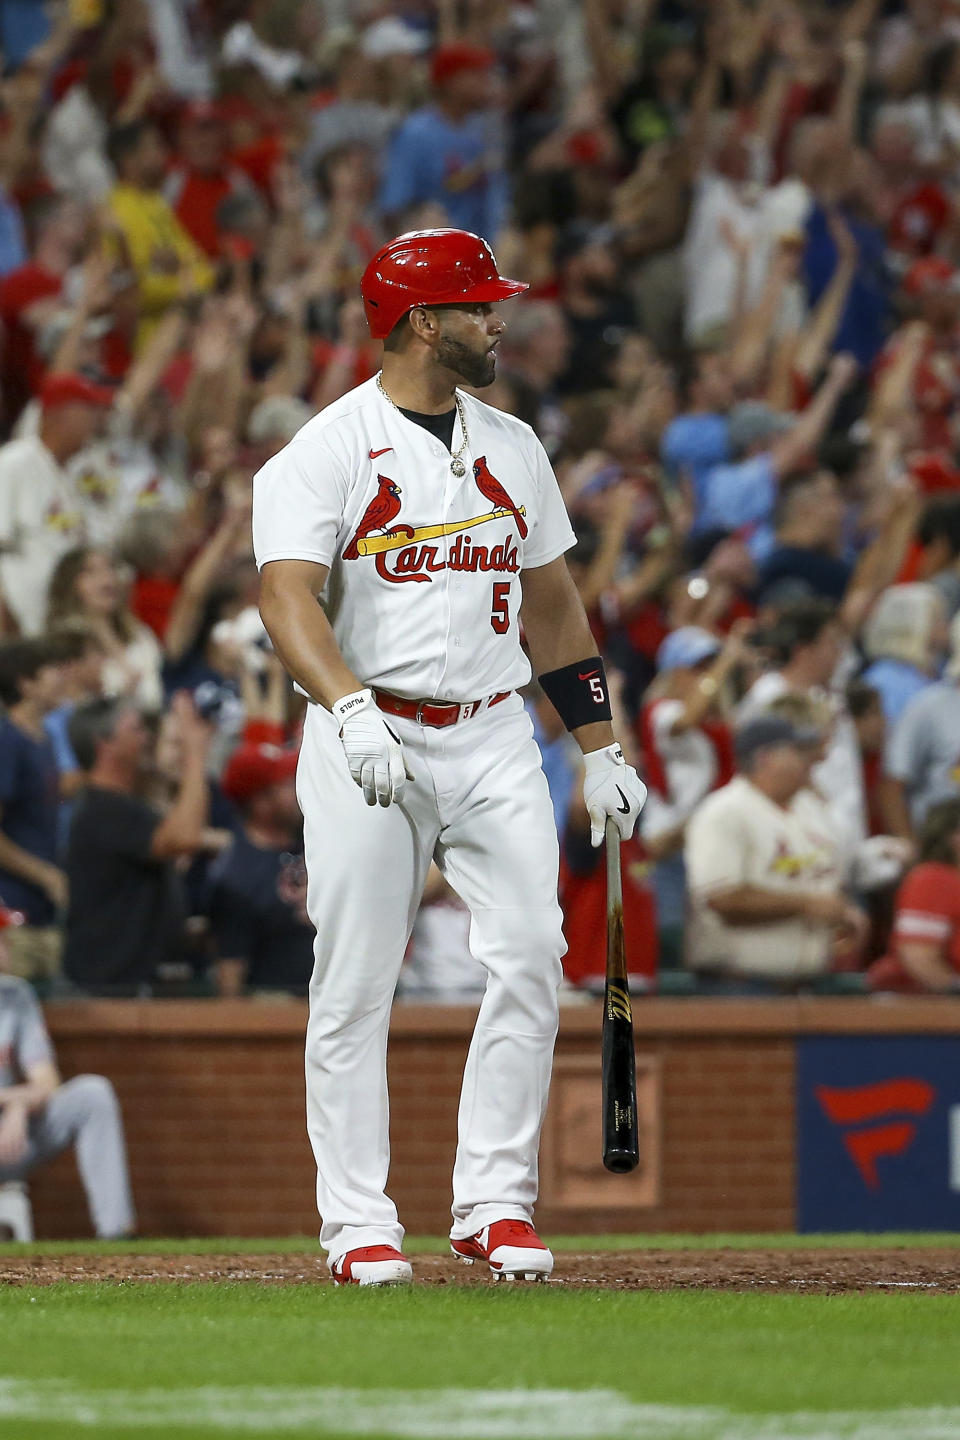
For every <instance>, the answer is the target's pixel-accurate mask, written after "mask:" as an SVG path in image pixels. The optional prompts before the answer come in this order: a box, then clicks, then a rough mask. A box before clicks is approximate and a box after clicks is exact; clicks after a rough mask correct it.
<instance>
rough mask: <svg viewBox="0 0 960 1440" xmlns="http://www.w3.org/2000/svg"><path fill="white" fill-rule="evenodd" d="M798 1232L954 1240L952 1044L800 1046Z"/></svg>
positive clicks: (956, 1050)
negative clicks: (933, 1234) (925, 1233)
mask: <svg viewBox="0 0 960 1440" xmlns="http://www.w3.org/2000/svg"><path fill="white" fill-rule="evenodd" d="M797 1226H798V1229H800V1230H801V1231H807V1232H809V1231H817V1230H960V1037H958V1038H956V1039H955V1038H953V1037H952V1036H939V1035H938V1036H931V1037H927V1036H902V1037H901V1036H894V1037H887V1036H859V1035H857V1036H846V1037H840V1038H836V1037H830V1038H826V1037H824V1038H821V1037H811V1038H808V1039H807V1038H805V1039H801V1040H798V1042H797Z"/></svg>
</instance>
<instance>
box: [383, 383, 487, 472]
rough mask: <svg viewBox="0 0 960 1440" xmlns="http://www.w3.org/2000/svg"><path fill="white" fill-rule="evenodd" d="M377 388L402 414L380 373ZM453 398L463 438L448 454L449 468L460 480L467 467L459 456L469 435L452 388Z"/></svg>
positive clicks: (456, 395)
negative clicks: (391, 397)
mask: <svg viewBox="0 0 960 1440" xmlns="http://www.w3.org/2000/svg"><path fill="white" fill-rule="evenodd" d="M377 389H378V390H379V391H380V394H381V395H382V396H383V398H384V400H386V402H387V404H388V405H392V406H393V408H394V410H397V411H399V412H400V414H401V415H402V414H403V411H402V410H400V406H399V405H398V404H397V402H396V401H395V400H391V399H390V396H389V395H388V394H387V392H386V390H385V389H384V388H383V379H382V378H381V376H380V375H378V376H377ZM453 398H454V401H455V403H456V406H457V415H458V416H459V418H460V434H461V435H462V436H463V439H462V440H461V441H460V444H459V445H458V446H457V448H456V450H454V451H453V453H452V455H451V456H450V469H451V470H452V471H453V473H454V475H456V477H457V479H458V480H461V479H462V478H463V476H464V475H466V473H467V467H466V465H465V464H464V462H463V460H462V459H461V458H460V457H461V456H462V455H463V452H464V451H465V450H466V449H467V447H468V446H469V444H470V436H469V435H468V433H467V417H466V415H465V414H464V413H463V404H462V402H461V400H460V396H459V394H458V392H457V391H456V390H454V392H453ZM447 413H448V414H449V411H448V412H447ZM404 418H406V417H405V416H404Z"/></svg>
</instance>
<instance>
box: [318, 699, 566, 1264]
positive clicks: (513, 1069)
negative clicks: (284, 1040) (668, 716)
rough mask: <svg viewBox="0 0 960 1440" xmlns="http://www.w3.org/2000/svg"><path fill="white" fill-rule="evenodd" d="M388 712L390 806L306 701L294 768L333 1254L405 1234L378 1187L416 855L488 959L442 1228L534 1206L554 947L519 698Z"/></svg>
mask: <svg viewBox="0 0 960 1440" xmlns="http://www.w3.org/2000/svg"><path fill="white" fill-rule="evenodd" d="M389 723H390V724H391V725H392V726H393V727H394V728H395V730H396V732H397V733H398V734H399V735H400V738H401V740H402V741H403V746H404V752H405V755H406V759H407V766H408V768H409V769H410V770H411V771H412V773H413V776H414V779H413V781H412V782H410V781H408V783H407V789H406V792H405V795H404V798H403V800H402V802H401V803H400V804H399V805H391V806H390V807H389V808H387V809H383V808H381V807H380V806H373V807H371V806H368V805H367V804H366V802H365V801H364V799H363V796H362V794H361V792H360V790H359V787H358V786H357V785H356V784H355V783H354V781H353V780H352V779H351V777H350V772H349V770H348V769H347V764H346V759H345V757H344V754H343V749H342V746H341V744H340V739H339V735H338V731H337V724H336V721H335V720H334V719H333V716H332V715H330V713H329V712H328V711H326V710H324V709H322V708H321V707H320V706H319V705H311V706H310V707H309V710H308V714H307V720H306V726H305V731H304V737H303V748H302V751H301V755H300V764H299V768H298V771H297V791H298V795H299V798H300V805H301V808H302V810H303V813H304V823H305V848H306V863H307V875H308V885H307V909H308V911H309V913H310V919H311V920H312V921H313V923H314V925H315V926H316V928H317V940H316V947H315V956H316V963H315V965H314V972H313V979H312V980H311V984H310V1018H309V1022H308V1025H307V1041H306V1075H307V1128H308V1131H309V1134H310V1141H311V1144H312V1145H313V1151H314V1155H315V1157H316V1161H317V1171H318V1178H317V1204H318V1208H319V1211H320V1215H321V1217H322V1226H321V1230H320V1242H321V1244H322V1245H323V1247H324V1248H325V1249H326V1250H327V1252H328V1256H329V1261H330V1263H331V1264H333V1262H334V1261H336V1260H337V1259H339V1257H340V1256H341V1255H344V1254H346V1252H347V1251H348V1250H353V1249H355V1248H357V1247H359V1246H365V1245H394V1246H396V1247H397V1248H399V1246H400V1244H401V1241H402V1239H403V1226H402V1225H401V1224H400V1223H399V1221H398V1218H397V1210H396V1206H395V1205H394V1204H393V1202H392V1201H391V1200H390V1199H389V1198H388V1197H387V1195H386V1193H385V1186H386V1182H387V1171H388V1168H389V1162H390V1145H389V1104H388V1096H387V1077H386V1053H387V1030H388V1026H389V1023H390V1008H391V1004H392V1002H393V994H394V990H395V987H396V983H397V979H398V977H399V974H400V967H401V965H402V962H403V954H404V950H405V948H406V944H407V939H408V937H409V934H410V930H411V927H412V925H413V921H414V917H415V915H416V912H417V907H418V905H419V902H420V896H421V893H422V890H423V883H424V878H425V876H426V873H427V869H428V866H429V863H430V860H431V859H435V860H436V862H437V864H438V866H439V867H440V869H441V870H442V872H443V874H444V876H445V877H446V879H447V880H448V881H449V883H450V884H451V886H452V887H453V889H454V890H456V892H457V893H458V894H459V895H460V896H461V898H462V899H463V901H464V902H465V904H466V905H467V906H468V908H469V910H470V913H471V925H470V948H471V951H472V952H473V955H474V957H475V958H476V959H477V960H478V961H480V962H481V963H482V964H483V965H484V966H485V967H486V970H487V974H488V978H487V986H486V990H485V993H484V997H483V1001H482V1003H481V1006H480V1013H479V1016H478V1018H477V1023H476V1028H475V1030H474V1035H473V1040H472V1042H471V1045H470V1051H469V1055H468V1057H467V1063H466V1068H465V1070H464V1076H463V1088H462V1092H461V1097H460V1112H459V1122H458V1124H459V1143H458V1147H457V1156H456V1163H455V1165H454V1170H453V1228H452V1231H451V1234H452V1236H453V1237H454V1238H462V1237H465V1236H467V1235H472V1234H474V1233H475V1232H476V1231H477V1230H480V1229H481V1228H482V1227H483V1226H484V1225H487V1224H489V1223H490V1222H491V1221H492V1220H495V1219H501V1218H510V1219H521V1220H524V1219H529V1218H531V1216H532V1213H533V1204H534V1201H535V1199H536V1195H537V1151H538V1148H539V1142H540V1128H541V1125H542V1123H543V1117H544V1112H545V1109H546V1103H547V1092H548V1089H549V1084H550V1071H551V1066H552V1059H553V1046H554V1041H555V1039H556V1032H557V989H558V986H559V983H560V977H561V968H560V957H561V956H562V955H563V953H564V951H565V949H566V944H565V941H564V938H563V933H562V930H561V919H562V917H561V912H560V907H559V905H558V903H557V868H558V859H559V857H558V843H557V833H556V827H555V823H554V818H553V809H552V806H551V804H550V796H549V792H548V790H547V782H546V779H545V777H544V774H543V770H542V768H541V764H540V752H539V750H538V749H537V746H536V743H535V741H534V739H533V728H532V726H531V724H530V721H529V719H528V717H527V715H526V712H525V710H524V708H523V702H522V700H521V699H520V697H519V696H518V695H511V696H510V697H509V699H507V700H504V701H501V703H500V704H499V705H496V706H494V707H493V708H492V709H490V710H484V711H481V712H479V713H478V714H475V715H474V716H472V717H471V718H470V719H468V720H461V721H460V722H458V723H457V724H456V725H451V726H448V727H447V728H445V729H442V730H438V729H431V728H429V727H427V726H423V727H421V726H419V725H418V724H417V723H416V722H415V721H411V720H401V719H397V718H395V717H393V716H391V717H390V719H389Z"/></svg>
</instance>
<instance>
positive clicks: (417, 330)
mask: <svg viewBox="0 0 960 1440" xmlns="http://www.w3.org/2000/svg"><path fill="white" fill-rule="evenodd" d="M408 319H409V322H410V328H411V329H412V330H413V332H414V334H415V335H417V336H418V337H419V338H420V339H421V340H426V341H427V342H428V343H429V342H430V341H431V340H436V338H437V336H438V335H439V334H440V321H439V319H438V317H437V315H436V314H435V313H434V311H433V310H428V309H427V308H426V306H424V305H417V306H415V307H414V309H413V310H411V311H410V314H409V317H408Z"/></svg>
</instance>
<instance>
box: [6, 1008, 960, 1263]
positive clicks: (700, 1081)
mask: <svg viewBox="0 0 960 1440" xmlns="http://www.w3.org/2000/svg"><path fill="white" fill-rule="evenodd" d="M946 1003H947V1006H948V1007H949V1011H950V1012H951V1013H950V1014H949V1015H947V1014H946V1012H945V1009H944V1002H943V1001H942V1000H940V999H939V998H938V999H935V1000H934V1001H933V1002H932V1003H931V1002H929V1001H924V1000H922V999H910V1000H904V1001H903V1002H887V1003H886V1004H884V1005H882V1006H877V1005H876V1004H875V1003H874V1002H871V1001H860V1000H846V999H844V1000H816V1001H815V1000H808V1001H791V1000H782V1001H779V1000H778V1001H770V1002H767V1001H751V1002H743V1003H741V1002H735V1001H703V1002H700V1001H670V1000H655V1001H649V1002H645V1003H644V1004H643V1005H641V1006H639V1007H638V1009H637V1016H636V1019H637V1045H638V1053H639V1056H640V1070H641V1074H642V1075H643V1076H644V1080H643V1096H644V1097H645V1098H644V1100H643V1107H645V1109H644V1108H643V1107H642V1108H641V1114H642V1116H643V1117H644V1118H643V1128H644V1146H643V1149H644V1156H645V1164H644V1167H643V1169H642V1171H641V1172H638V1174H637V1175H636V1176H631V1177H619V1176H609V1175H607V1174H606V1172H605V1171H604V1170H603V1169H602V1166H601V1165H600V1161H599V1108H600V1093H599V1092H600V1086H599V1026H600V1017H599V1007H598V1006H597V1007H594V1006H590V1007H582V1008H581V1007H576V1008H572V1009H569V1010H567V1011H565V1012H564V1015H563V1020H562V1025H561V1034H560V1040H559V1042H558V1049H557V1083H556V1085H555V1104H554V1106H553V1107H552V1110H551V1115H550V1116H549V1117H548V1121H547V1127H546V1131H545V1145H544V1173H543V1187H542V1196H541V1204H540V1209H539V1211H538V1215H539V1218H540V1220H541V1222H542V1223H543V1225H544V1228H547V1229H553V1230H563V1231H567V1232H583V1233H590V1232H594V1233H596V1232H598V1231H604V1230H607V1231H609V1230H614V1231H615V1230H624V1231H627V1230H640V1231H655V1230H686V1231H711V1230H789V1229H792V1228H793V1227H794V1140H793V1085H794V1064H793V1056H794V1043H793V1042H794V1037H795V1036H796V1035H797V1034H799V1033H809V1032H811V1031H820V1032H823V1031H832V1032H833V1033H844V1032H847V1031H849V1032H851V1033H852V1032H860V1033H863V1032H865V1031H866V1032H869V1031H876V1030H878V1029H882V1030H884V1031H887V1032H890V1031H896V1030H898V1029H908V1030H909V1032H910V1033H917V1031H918V1029H919V1030H924V1029H934V1030H937V1029H945V1028H955V1027H956V1019H955V1016H954V1015H953V1014H952V1012H953V1009H954V1007H953V1006H952V1005H950V1004H949V1002H946ZM47 1018H48V1023H49V1025H50V1029H51V1033H52V1034H53V1036H54V1040H55V1043H56V1047H57V1053H58V1057H59V1060H60V1064H61V1069H62V1071H63V1074H64V1076H65V1077H66V1076H70V1075H76V1074H81V1073H84V1072H88V1071H95V1072H99V1073H101V1074H105V1075H108V1076H109V1077H110V1079H111V1080H112V1081H113V1083H114V1085H115V1086H116V1089H117V1092H118V1094H119V1097H120V1102H121V1105H122V1107H123V1113H124V1118H125V1122H126V1128H127V1139H128V1144H129V1150H130V1161H131V1171H132V1178H133V1186H134V1194H135V1198H136V1202H137V1207H138V1212H139V1219H140V1230H141V1232H142V1233H143V1234H145V1235H154V1234H159V1235H163V1234H167V1235H217V1234H221V1235H270V1234H275V1235H284V1234H309V1233H311V1232H313V1231H314V1230H315V1228H316V1223H317V1221H316V1212H315V1209H314V1203H313V1183H314V1174H313V1163H312V1156H311V1154H310V1150H309V1145H308V1142H307V1138H306V1133H305V1129H304V1104H303V1063H302V1045H303V1029H304V1023H305V1010H304V1009H303V1008H302V1007H301V1006H300V1005H298V1004H293V1003H291V1004H289V1005H276V1004H274V1005H271V1004H259V1003H256V1002H239V1001H238V1002H230V1001H222V1002H213V1001H211V1002H201V1003H192V1002H188V1001H166V1002H163V1001H152V1002H139V1001H109V1002H108V1001H95V1002H87V1003H82V1004H81V1003H76V1004H69V1005H66V1004H65V1005H59V1006H51V1007H49V1009H48V1012H47ZM472 1019H473V1016H472V1013H471V1012H470V1011H467V1010H459V1009H439V1008H437V1009H434V1008H426V1007H414V1006H403V1007H398V1008H397V1010H396V1012H395V1015H394V1024H393V1031H392V1041H391V1050H390V1070H391V1103H392V1130H393V1154H394V1163H393V1169H392V1173H391V1182H390V1186H391V1193H392V1194H393V1195H394V1197H395V1199H396V1201H397V1203H398V1205H399V1207H400V1212H401V1218H402V1219H403V1222H404V1223H405V1225H406V1226H407V1228H408V1229H409V1230H410V1231H411V1232H413V1233H430V1234H440V1233H443V1232H444V1231H445V1229H446V1227H447V1224H448V1206H449V1187H450V1169H451V1165H452V1160H453V1150H454V1144H455V1137H456V1111H457V1093H458V1090H459V1084H460V1075H461V1072H462V1068H463V1061H464V1058H465V1055H466V1049H467V1044H468V1041H469V1034H470V1027H471V1025H472ZM561 1108H562V1110H563V1113H562V1114H560V1109H561ZM31 1194H32V1198H33V1204H34V1217H35V1223H36V1228H37V1234H38V1235H39V1236H42V1237H57V1236H62V1237H68V1236H77V1235H85V1234H88V1233H89V1221H88V1219H87V1215H86V1210H85V1207H84V1203H83V1196H82V1192H81V1190H80V1187H79V1182H78V1180H77V1176H76V1170H75V1167H74V1164H73V1160H72V1158H71V1157H64V1158H63V1159H61V1160H59V1161H57V1162H56V1163H55V1164H53V1165H50V1166H48V1167H46V1168H45V1169H44V1170H43V1171H41V1172H38V1173H37V1175H36V1176H35V1178H34V1180H33V1181H32V1183H31Z"/></svg>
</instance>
